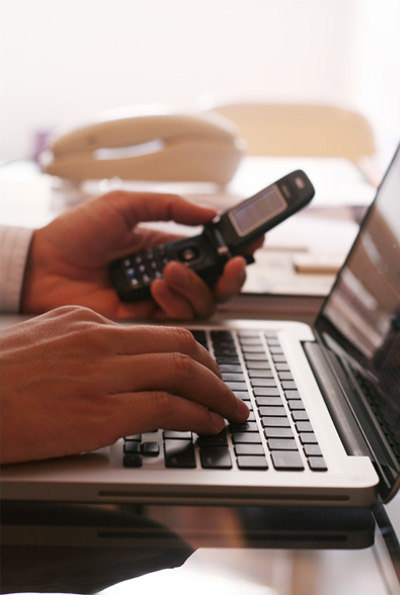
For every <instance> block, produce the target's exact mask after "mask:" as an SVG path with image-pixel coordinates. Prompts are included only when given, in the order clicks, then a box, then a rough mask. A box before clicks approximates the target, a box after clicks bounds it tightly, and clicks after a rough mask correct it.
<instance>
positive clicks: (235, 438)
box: [232, 432, 261, 444]
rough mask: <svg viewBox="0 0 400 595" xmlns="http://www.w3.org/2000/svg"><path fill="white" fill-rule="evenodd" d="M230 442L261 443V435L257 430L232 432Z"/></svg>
mask: <svg viewBox="0 0 400 595" xmlns="http://www.w3.org/2000/svg"><path fill="white" fill-rule="evenodd" d="M232 442H233V443H234V444H261V436H260V434H259V433H258V432H234V433H233V434H232Z"/></svg>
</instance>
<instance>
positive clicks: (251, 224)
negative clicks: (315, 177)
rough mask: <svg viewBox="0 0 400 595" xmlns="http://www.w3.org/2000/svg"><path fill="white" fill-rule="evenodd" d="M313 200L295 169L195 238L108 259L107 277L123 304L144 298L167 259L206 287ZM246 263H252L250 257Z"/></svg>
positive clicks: (309, 187)
mask: <svg viewBox="0 0 400 595" xmlns="http://www.w3.org/2000/svg"><path fill="white" fill-rule="evenodd" d="M313 196H314V187H313V186H312V184H311V182H310V180H309V179H308V177H307V176H306V174H305V173H304V172H303V171H301V170H297V171H294V172H292V173H290V174H288V175H287V176H285V177H283V178H281V179H280V180H278V181H277V182H275V183H274V184H272V185H270V186H268V187H267V188H264V189H263V190H261V191H260V192H258V193H257V194H255V195H254V196H252V197H250V198H248V199H246V200H244V201H242V202H240V203H239V204H238V205H236V206H234V207H232V208H231V209H228V210H227V211H225V212H224V213H222V214H221V215H220V216H218V217H216V218H215V219H214V220H213V221H211V222H210V223H207V224H206V225H205V226H204V229H203V232H202V233H201V234H200V235H197V236H194V237H191V238H184V239H182V240H177V241H175V242H169V243H167V244H163V245H160V246H155V247H154V248H152V249H149V250H143V251H140V252H137V253H134V254H128V255H127V256H125V257H123V258H121V259H119V260H116V261H114V262H113V263H112V264H111V266H110V275H111V280H112V283H113V285H114V286H115V288H116V291H117V293H118V296H119V298H120V299H121V300H122V301H125V302H132V301H136V300H141V299H145V298H149V297H150V296H151V294H150V285H151V283H152V282H153V281H154V280H155V279H159V278H161V277H162V271H163V269H164V267H165V265H166V264H168V262H170V261H171V260H177V261H179V262H181V263H183V264H184V265H185V266H188V267H190V268H191V269H193V270H194V271H195V272H196V273H197V274H198V275H199V276H200V277H201V278H202V279H204V280H205V281H206V283H208V284H212V283H214V282H215V281H216V280H217V279H218V277H219V276H220V274H221V273H222V271H223V268H224V265H225V263H226V262H227V261H228V260H229V259H230V258H231V257H232V256H237V255H242V254H244V251H245V250H246V248H248V247H249V246H250V245H251V244H252V243H253V242H255V241H256V240H257V239H259V238H260V237H261V236H263V235H264V234H265V232H267V231H268V230H269V229H271V228H273V227H275V226H276V225H278V224H279V223H281V222H282V221H284V220H285V219H287V218H288V217H290V215H293V214H294V213H296V212H297V211H299V210H300V209H301V208H303V207H304V206H306V205H307V204H308V203H309V202H310V200H311V199H312V197H313ZM247 261H248V263H251V262H254V259H253V258H252V257H251V256H250V257H247Z"/></svg>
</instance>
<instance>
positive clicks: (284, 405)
mask: <svg viewBox="0 0 400 595" xmlns="http://www.w3.org/2000/svg"><path fill="white" fill-rule="evenodd" d="M266 299H267V298H266ZM185 326H187V325H185ZM187 328H190V329H191V330H192V332H193V334H194V336H195V337H196V339H197V340H198V341H200V342H201V343H203V344H204V345H205V346H206V347H207V348H208V349H209V350H210V352H211V353H212V354H213V356H214V357H215V359H216V360H217V362H218V364H219V366H220V369H221V372H222V375H223V378H224V380H225V381H226V382H227V383H228V384H229V385H230V387H231V388H232V390H233V391H234V392H235V393H236V394H237V395H238V396H240V397H241V398H243V399H244V400H245V401H246V403H247V404H248V406H249V408H250V409H251V413H250V417H249V419H248V420H247V422H246V423H244V424H227V426H226V428H225V430H224V431H223V432H221V434H219V435H218V436H197V435H196V434H192V433H190V432H172V431H162V430H158V431H156V432H152V433H146V434H142V435H133V436H127V437H125V438H124V439H121V440H118V441H117V442H116V443H115V444H113V445H112V446H110V447H108V448H103V449H101V450H98V451H95V452H92V453H83V454H81V455H77V456H73V457H67V458H64V459H54V460H49V461H43V462H37V463H29V464H18V465H10V466H6V467H4V468H3V470H2V498H3V499H4V500H33V501H53V502H92V503H99V502H104V503H106V502H107V503H145V504H150V503H159V504H171V503H173V504H203V505H219V504H221V505H242V504H243V505H292V506H294V505H307V506H320V505H324V506H332V507H337V506H352V507H354V506H367V505H370V504H372V503H373V502H375V501H376V500H377V499H380V500H382V501H384V502H386V501H388V500H390V499H391V498H392V497H393V495H394V494H395V493H396V492H397V489H398V486H399V481H400V480H399V478H400V332H399V331H400V147H399V148H398V149H397V151H396V154H395V156H394V158H393V161H392V163H391V165H390V167H389V169H388V171H387V173H386V175H385V177H384V180H383V182H382V184H381V186H380V188H379V190H378V192H377V195H376V198H375V200H374V202H373V203H372V205H371V206H370V208H369V209H368V212H367V214H366V216H365V218H364V220H363V222H362V224H361V226H360V230H359V234H358V236H357V238H356V240H355V242H354V244H353V247H352V249H351V250H350V253H349V255H348V258H347V259H346V262H345V263H344V265H343V267H342V269H341V271H340V272H339V274H338V276H337V280H336V282H335V284H334V286H333V288H332V290H331V292H330V294H329V295H328V297H327V298H326V300H325V302H324V304H323V306H322V308H321V311H320V313H319V315H318V317H317V320H316V323H315V325H314V327H313V328H311V327H310V326H308V325H305V324H303V323H297V322H292V321H282V322H280V321H266V320H244V321H243V320H232V321H227V322H224V323H223V325H215V324H212V323H209V324H193V325H190V327H189V326H187Z"/></svg>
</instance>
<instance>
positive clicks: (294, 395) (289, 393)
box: [285, 390, 301, 401]
mask: <svg viewBox="0 0 400 595" xmlns="http://www.w3.org/2000/svg"><path fill="white" fill-rule="evenodd" d="M285 397H286V399H287V400H288V401H290V400H295V399H300V398H301V397H300V393H299V391H298V390H285Z"/></svg>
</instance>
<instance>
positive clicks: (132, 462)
mask: <svg viewBox="0 0 400 595" xmlns="http://www.w3.org/2000/svg"><path fill="white" fill-rule="evenodd" d="M123 465H124V467H142V465H143V457H142V455H141V454H125V455H124V458H123Z"/></svg>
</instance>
